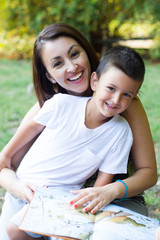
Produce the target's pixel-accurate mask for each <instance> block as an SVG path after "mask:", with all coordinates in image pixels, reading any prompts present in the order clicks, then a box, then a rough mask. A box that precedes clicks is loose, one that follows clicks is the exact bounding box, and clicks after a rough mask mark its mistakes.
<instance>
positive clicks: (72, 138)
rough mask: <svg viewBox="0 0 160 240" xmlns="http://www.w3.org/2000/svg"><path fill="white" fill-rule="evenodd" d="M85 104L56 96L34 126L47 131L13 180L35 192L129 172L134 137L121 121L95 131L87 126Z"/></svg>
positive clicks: (82, 99)
mask: <svg viewBox="0 0 160 240" xmlns="http://www.w3.org/2000/svg"><path fill="white" fill-rule="evenodd" d="M88 100H89V98H86V97H75V96H71V95H67V94H56V95H55V96H54V97H53V98H51V99H50V100H48V101H46V102H45V104H44V106H43V107H42V108H41V110H40V111H39V113H38V114H37V116H36V117H35V118H34V120H35V121H36V122H38V123H40V124H42V125H44V126H46V128H45V129H44V131H43V132H42V133H41V135H40V136H39V138H38V139H37V140H36V142H35V143H34V144H33V146H32V147H31V149H30V150H29V152H28V153H27V154H26V155H25V157H24V158H23V160H22V162H21V164H20V166H19V168H18V170H17V177H18V178H19V179H20V180H23V181H30V182H33V183H35V184H37V185H39V186H43V185H47V186H50V187H57V186H59V187H66V186H68V187H69V188H77V189H79V188H81V186H82V185H83V184H84V182H85V181H86V179H88V178H89V177H90V176H91V175H93V173H94V172H96V170H97V169H99V170H100V171H102V172H106V173H110V174H117V173H126V172H127V163H128V156H129V153H130V148H131V145H132V141H133V138H132V132H131V129H130V127H129V124H128V123H127V121H126V120H125V119H124V118H122V117H121V116H119V115H116V116H114V117H113V118H112V119H111V120H110V121H108V122H106V123H105V124H103V125H101V126H99V127H97V128H95V129H88V128H87V127H86V126H85V124H84V122H85V111H86V104H87V101H88Z"/></svg>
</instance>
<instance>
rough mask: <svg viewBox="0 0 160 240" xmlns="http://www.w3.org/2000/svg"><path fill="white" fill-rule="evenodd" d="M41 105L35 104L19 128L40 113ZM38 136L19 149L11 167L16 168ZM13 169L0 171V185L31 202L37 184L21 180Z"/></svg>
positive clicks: (23, 126)
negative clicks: (33, 184)
mask: <svg viewBox="0 0 160 240" xmlns="http://www.w3.org/2000/svg"><path fill="white" fill-rule="evenodd" d="M39 109H40V107H39V104H38V103H37V104H35V105H34V106H33V107H32V108H31V109H30V110H29V111H28V113H27V114H26V115H25V117H24V119H23V120H22V122H21V124H20V127H19V129H21V130H22V131H23V129H24V128H25V126H26V125H27V124H28V123H29V121H30V120H31V119H32V118H33V117H34V116H35V115H36V114H37V113H38V111H39ZM36 138H37V136H36V137H35V138H34V139H32V140H31V141H30V142H28V143H27V144H26V145H25V146H24V147H22V148H21V149H20V150H19V151H17V152H16V153H15V154H14V156H13V157H12V160H11V166H10V167H11V168H12V169H13V170H16V169H17V168H18V166H19V164H20V162H21V160H22V158H23V157H24V155H25V154H26V152H27V151H28V150H29V148H30V147H31V145H32V144H33V142H34V141H35V139H36ZM13 170H11V169H7V168H4V169H2V170H1V172H0V186H1V187H2V188H4V189H6V190H7V191H8V192H10V193H11V194H13V195H15V196H17V197H19V198H20V199H22V200H24V201H26V202H30V201H31V199H32V197H33V192H34V190H35V186H32V184H31V183H27V184H26V183H23V182H20V181H19V180H18V179H17V178H16V174H15V172H14V171H13Z"/></svg>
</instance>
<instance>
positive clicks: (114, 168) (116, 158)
mask: <svg viewBox="0 0 160 240" xmlns="http://www.w3.org/2000/svg"><path fill="white" fill-rule="evenodd" d="M132 143H133V137H132V132H131V129H130V127H129V126H127V128H126V130H125V131H123V134H122V135H121V136H120V137H119V139H118V140H117V141H116V144H115V145H114V146H113V148H112V149H111V150H110V151H109V152H108V153H107V156H106V157H105V159H104V160H103V162H102V164H101V165H100V167H99V170H100V171H102V172H106V173H110V174H118V173H127V165H128V159H129V154H130V150H131V146H132Z"/></svg>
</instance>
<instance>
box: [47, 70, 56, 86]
mask: <svg viewBox="0 0 160 240" xmlns="http://www.w3.org/2000/svg"><path fill="white" fill-rule="evenodd" d="M46 77H47V78H48V80H49V81H50V82H51V83H54V84H55V83H56V80H55V79H54V78H53V77H52V76H51V75H50V74H49V73H48V72H46Z"/></svg>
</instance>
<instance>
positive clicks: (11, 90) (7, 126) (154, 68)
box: [0, 60, 160, 220]
mask: <svg viewBox="0 0 160 240" xmlns="http://www.w3.org/2000/svg"><path fill="white" fill-rule="evenodd" d="M31 82H32V69H31V62H30V61H27V60H23V61H16V60H0V122H1V124H0V139H1V141H0V150H1V149H2V148H3V146H4V145H5V144H6V143H7V142H8V140H9V139H10V138H11V136H12V135H13V133H14V132H15V130H16V128H17V126H18V125H19V123H20V121H21V120H22V118H23V116H24V115H25V113H26V112H27V111H28V110H29V108H30V107H31V106H32V105H33V104H34V103H35V102H36V98H35V97H34V93H33V92H32V91H30V90H29V84H30V83H31ZM140 98H141V100H142V102H143V104H144V107H145V110H146V112H147V115H148V118H149V122H150V126H151V131H152V135H153V140H154V143H155V150H156V156H157V165H158V173H159V175H160V124H159V121H160V64H151V63H149V62H146V76H145V81H144V84H143V86H142V89H141V94H140ZM3 196H4V191H2V189H1V188H0V201H1V202H3ZM158 197H160V186H158V185H157V186H155V187H154V188H152V189H150V190H147V191H146V195H145V198H146V201H147V204H148V205H149V208H150V215H151V216H153V217H157V218H158V219H159V220H160V201H159V200H158Z"/></svg>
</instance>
